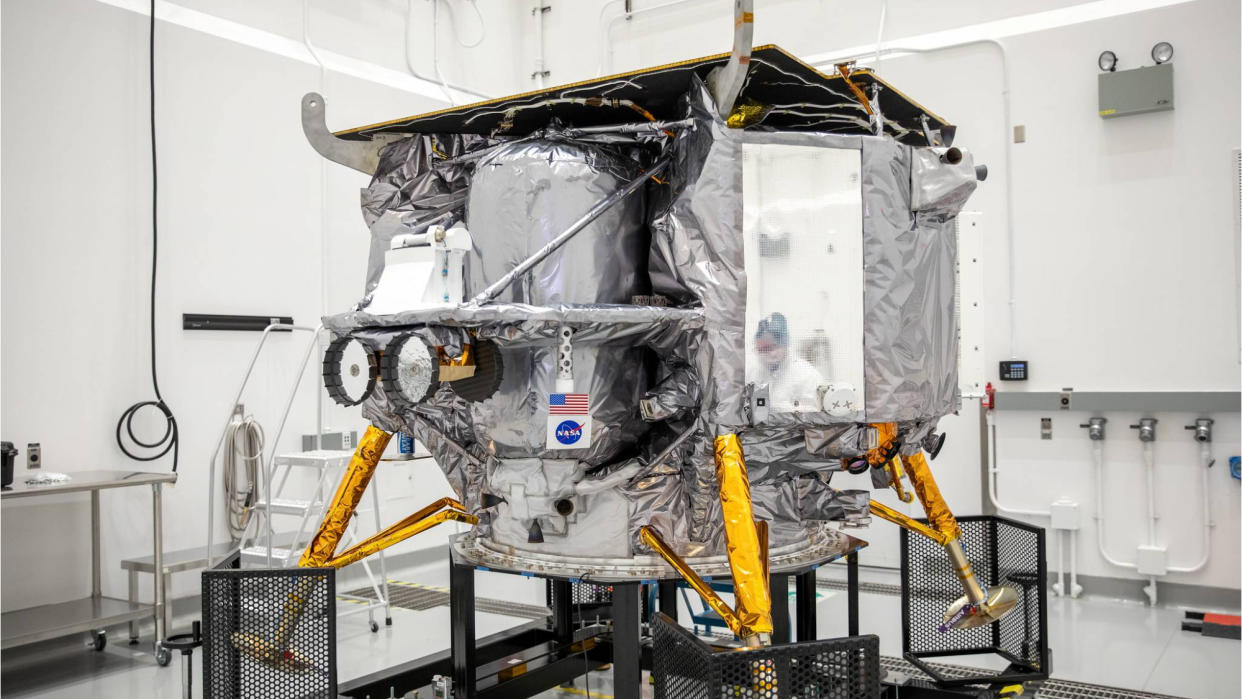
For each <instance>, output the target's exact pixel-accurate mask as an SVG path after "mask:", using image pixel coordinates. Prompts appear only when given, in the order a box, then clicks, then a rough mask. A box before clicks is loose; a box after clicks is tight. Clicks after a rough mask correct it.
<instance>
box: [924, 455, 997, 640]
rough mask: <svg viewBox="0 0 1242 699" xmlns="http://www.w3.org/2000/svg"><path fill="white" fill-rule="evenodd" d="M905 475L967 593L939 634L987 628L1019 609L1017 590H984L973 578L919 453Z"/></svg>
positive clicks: (956, 532) (957, 529)
mask: <svg viewBox="0 0 1242 699" xmlns="http://www.w3.org/2000/svg"><path fill="white" fill-rule="evenodd" d="M906 473H907V474H909V477H910V484H911V485H913V486H914V492H915V494H916V495H918V497H919V502H920V503H922V505H923V510H924V511H925V512H926V513H927V520H928V521H929V522H931V525H932V527H933V528H935V530H936V531H937V532H939V533H940V534H941V535H942V536H943V537H944V540H942V541H940V543H941V544H942V545H943V546H944V550H945V553H946V554H947V555H948V557H949V562H950V563H951V564H952V565H953V574H954V575H956V576H957V579H958V582H960V583H961V585H962V591H963V592H965V593H966V594H965V595H964V596H962V597H960V598H959V599H958V600H957V601H955V602H954V603H953V604H951V605H949V608H948V609H947V610H946V611H945V613H944V625H943V626H941V630H942V631H947V630H948V629H969V628H974V627H977V626H982V625H984V624H990V623H992V622H994V621H998V620H1000V619H1001V618H1002V617H1004V616H1005V615H1006V614H1008V613H1010V612H1012V611H1013V610H1014V609H1015V608H1016V607H1017V605H1018V600H1019V596H1018V592H1017V590H1015V589H1013V588H1012V587H1009V586H1006V585H996V586H994V587H992V589H990V590H985V589H984V588H983V586H982V585H981V584H980V583H979V580H978V579H976V578H975V573H974V569H973V568H972V567H971V565H970V561H969V560H968V559H967V558H966V552H965V551H963V550H962V542H961V538H962V529H961V527H959V526H958V524H957V518H955V517H954V516H953V513H952V512H951V511H950V510H949V505H948V503H946V502H945V501H944V497H943V496H942V495H941V494H940V488H939V487H937V486H936V480H935V479H934V478H932V474H931V469H930V468H929V467H928V465H927V458H926V457H925V456H924V455H923V453H922V452H918V453H916V454H912V455H910V457H909V458H908V459H906Z"/></svg>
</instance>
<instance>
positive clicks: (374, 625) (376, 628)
mask: <svg viewBox="0 0 1242 699" xmlns="http://www.w3.org/2000/svg"><path fill="white" fill-rule="evenodd" d="M371 633H379V624H377V623H375V622H374V621H372V622H371Z"/></svg>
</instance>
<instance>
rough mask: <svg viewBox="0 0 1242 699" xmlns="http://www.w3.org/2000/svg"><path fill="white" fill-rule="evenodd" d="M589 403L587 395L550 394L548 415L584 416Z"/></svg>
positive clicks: (589, 397)
mask: <svg viewBox="0 0 1242 699" xmlns="http://www.w3.org/2000/svg"><path fill="white" fill-rule="evenodd" d="M590 402H591V396H590V394H588V393H552V394H549V395H548V414H550V415H586V414H587V413H588V412H590V411H589V410H588V409H587V408H588V406H589V404H590Z"/></svg>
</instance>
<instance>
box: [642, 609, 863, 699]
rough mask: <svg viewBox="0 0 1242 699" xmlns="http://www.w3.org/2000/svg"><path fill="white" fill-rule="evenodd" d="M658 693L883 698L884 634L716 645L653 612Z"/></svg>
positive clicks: (670, 697) (713, 697)
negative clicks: (727, 646) (750, 645)
mask: <svg viewBox="0 0 1242 699" xmlns="http://www.w3.org/2000/svg"><path fill="white" fill-rule="evenodd" d="M652 635H653V643H654V646H653V647H652V654H651V656H652V663H653V665H654V667H653V669H652V673H651V674H652V677H653V679H654V680H655V696H656V698H657V699H722V698H723V697H729V698H731V699H778V698H782V699H792V698H794V697H797V698H799V699H802V698H806V699H878V698H879V696H880V639H879V637H877V636H849V637H846V638H833V639H825V640H819V641H806V642H803V643H789V644H785V645H777V646H767V647H764V648H755V649H746V650H721V651H714V650H713V649H712V647H711V646H709V645H707V644H706V643H704V642H703V641H701V640H699V639H698V638H697V637H695V636H694V634H692V633H690V632H689V631H688V630H686V629H685V628H682V627H681V626H680V625H678V624H677V622H676V621H673V620H672V619H670V618H669V617H668V616H666V615H664V614H661V613H656V614H654V615H653V616H652Z"/></svg>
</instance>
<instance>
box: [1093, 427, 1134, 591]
mask: <svg viewBox="0 0 1242 699" xmlns="http://www.w3.org/2000/svg"><path fill="white" fill-rule="evenodd" d="M1091 457H1092V461H1093V462H1094V464H1095V541H1096V545H1097V546H1098V547H1099V549H1100V556H1101V557H1102V558H1103V559H1104V560H1105V561H1107V562H1109V563H1110V564H1112V565H1115V566H1117V567H1119V568H1138V565H1137V564H1135V563H1126V562H1125V561H1119V560H1117V559H1116V558H1113V557H1112V556H1110V555H1108V551H1107V550H1106V549H1105V548H1104V442H1103V440H1093V441H1092V442H1091Z"/></svg>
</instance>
